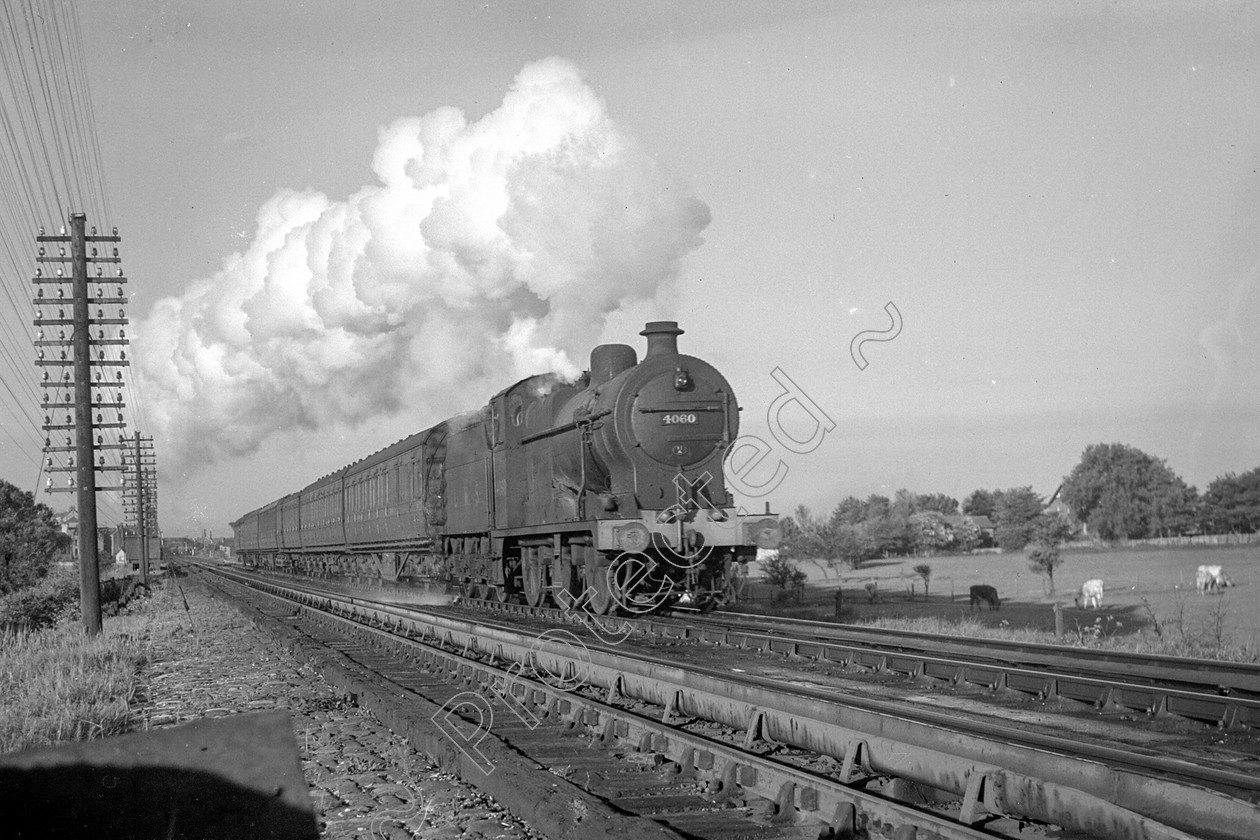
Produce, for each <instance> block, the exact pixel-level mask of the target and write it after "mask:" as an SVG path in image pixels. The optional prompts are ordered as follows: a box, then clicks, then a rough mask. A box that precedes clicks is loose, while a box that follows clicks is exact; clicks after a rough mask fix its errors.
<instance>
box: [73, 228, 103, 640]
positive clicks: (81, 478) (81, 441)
mask: <svg viewBox="0 0 1260 840" xmlns="http://www.w3.org/2000/svg"><path fill="white" fill-rule="evenodd" d="M86 226H87V216H86V215H84V214H83V213H71V214H70V259H71V270H72V272H73V273H72V276H73V282H72V295H73V300H74V305H73V312H74V328H73V330H72V331H71V333H70V336H71V341H73V342H74V345H73V347H74V447H75V452H74V455H75V459H76V460H77V461H78V473H77V475H76V477H77V478H78V485H79V605H80V607H81V609H82V612H83V629H84V630H86V631H87V634H88V635H89V636H95V635H97V634H98V633H100V632H101V564H100V558H99V557H98V556H97V554H96V448H95V446H94V444H93V437H92V436H93V434H95V432H94V430H93V427H92V367H91V365H92V355H91V353H92V348H91V346H90V344H89V341H90V339H91V334H90V333H89V332H88V329H89V326H88V288H87V243H86V240H85V237H86V236H87V230H86Z"/></svg>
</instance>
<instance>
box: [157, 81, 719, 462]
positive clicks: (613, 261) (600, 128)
mask: <svg viewBox="0 0 1260 840" xmlns="http://www.w3.org/2000/svg"><path fill="white" fill-rule="evenodd" d="M372 169H373V171H374V173H375V175H376V178H377V179H378V181H379V183H374V184H371V185H368V186H365V187H363V188H361V189H360V190H359V191H358V192H356V193H354V194H353V195H351V196H350V197H349V198H347V199H346V200H344V201H334V200H332V199H330V198H328V197H327V196H325V195H322V194H320V193H317V192H298V191H291V190H284V191H281V192H278V193H277V194H276V195H274V196H273V197H272V198H271V199H270V200H269V201H267V202H266V203H265V204H264V205H263V206H262V208H261V209H260V210H259V211H258V217H257V229H256V231H255V233H254V236H253V240H252V242H251V243H250V244H249V246H248V247H247V248H246V249H245V250H244V251H243V252H241V253H237V254H233V255H232V256H230V257H228V258H227V259H225V260H224V264H223V268H222V269H221V270H220V271H219V272H218V273H217V274H216V275H215V276H213V277H211V278H209V279H207V280H204V281H200V282H197V283H195V284H193V285H192V286H191V287H190V288H189V290H188V291H187V292H186V293H185V294H184V295H183V296H181V297H177V298H166V299H163V300H161V301H159V302H158V303H157V305H156V306H155V307H154V309H153V311H152V313H151V314H150V316H149V317H148V318H147V319H146V320H145V321H144V322H143V323H142V324H141V325H140V329H139V331H138V336H137V341H136V348H137V350H138V351H140V352H141V354H142V358H141V360H140V364H141V374H142V376H143V377H144V386H145V396H146V397H147V398H148V400H149V402H150V403H151V404H156V407H157V415H158V416H157V419H156V422H157V423H158V425H159V433H160V434H161V436H162V438H163V440H164V448H165V449H166V451H168V452H170V453H171V454H172V456H173V457H176V458H177V459H178V460H179V461H182V462H183V463H185V464H189V463H198V462H201V463H206V462H212V461H215V460H218V459H219V458H221V457H224V456H227V455H240V454H245V453H249V452H252V451H254V450H255V449H256V448H257V447H258V446H259V445H260V443H261V442H262V441H263V440H265V439H266V438H267V437H268V436H269V435H272V434H274V433H278V432H288V431H291V430H293V429H325V428H329V427H331V426H335V425H341V426H348V427H353V426H355V425H356V424H358V423H361V422H363V421H364V420H365V419H367V418H368V417H373V416H379V415H381V414H383V413H392V412H397V411H399V410H400V409H404V408H411V407H419V406H424V407H425V408H426V409H427V410H425V411H424V412H422V413H423V414H425V415H430V416H431V415H432V411H431V408H432V406H434V405H438V406H442V407H443V410H444V412H445V413H444V414H439V416H438V417H433V418H432V419H434V420H436V419H439V418H440V417H441V416H446V415H448V414H454V413H455V412H456V411H459V410H463V409H467V408H472V407H475V406H477V405H480V404H484V403H485V401H486V400H487V398H488V397H489V396H490V395H491V394H492V393H494V392H495V391H497V390H499V389H501V388H502V387H505V386H506V385H507V384H510V383H511V382H513V381H515V380H516V379H519V378H521V377H524V376H527V375H530V374H534V373H542V372H547V371H554V372H556V373H559V374H561V375H565V376H572V375H575V374H576V373H577V372H578V370H579V369H580V366H582V365H584V362H585V354H586V352H587V351H588V350H589V348H590V345H591V342H592V341H593V340H594V339H595V338H596V337H597V336H598V335H599V332H600V329H601V327H602V325H603V323H604V319H605V318H606V317H607V316H608V314H610V313H612V312H614V311H616V310H617V309H618V308H619V307H621V306H623V305H626V304H629V303H633V302H635V301H639V300H643V299H646V298H651V297H652V296H653V295H655V294H656V293H657V291H658V290H659V289H660V287H661V286H662V284H663V283H666V282H667V281H669V280H671V279H673V278H674V277H675V276H676V275H677V272H678V270H679V262H680V260H681V259H682V257H683V256H684V255H686V254H687V253H688V252H689V251H690V250H692V249H693V248H695V247H696V246H697V245H698V244H699V243H700V241H701V240H700V236H699V235H700V232H701V231H702V230H703V229H704V227H705V226H706V225H707V224H708V222H709V211H708V208H707V207H706V206H705V205H704V204H703V203H702V202H700V201H698V200H697V199H695V198H693V197H691V195H690V194H689V192H688V191H687V190H686V188H685V187H683V186H682V185H681V184H679V183H678V182H676V181H675V180H674V179H673V178H671V177H670V176H669V175H667V174H666V173H665V172H663V171H662V169H661V168H660V167H659V166H658V165H657V163H656V162H655V161H654V160H653V159H652V158H651V157H649V156H648V155H647V154H646V153H645V152H644V151H643V150H642V149H640V148H639V147H638V146H637V145H636V143H635V142H634V140H633V139H632V138H630V137H629V136H627V135H626V134H625V133H624V132H622V131H621V130H620V129H619V128H618V127H617V126H616V125H615V124H614V122H613V121H612V120H611V119H610V118H609V116H608V114H607V112H606V110H605V107H604V103H603V102H602V101H601V100H600V99H599V97H597V96H596V95H595V94H594V92H592V91H591V89H590V88H589V87H587V86H586V85H585V84H584V83H583V81H582V79H581V78H580V76H579V74H578V71H577V69H576V68H575V67H573V66H572V65H571V64H569V63H568V62H565V61H563V60H560V59H556V58H551V59H546V60H543V61H539V62H536V63H533V64H530V65H527V66H526V67H525V68H524V69H523V70H521V72H520V74H519V75H518V76H517V77H516V79H515V81H514V82H513V84H512V86H511V88H510V90H509V91H508V93H507V94H506V95H505V96H504V98H503V102H502V104H501V105H500V106H499V107H498V108H496V109H495V110H494V111H493V112H491V113H489V114H487V115H486V116H484V117H483V118H481V119H479V120H477V121H476V122H472V123H470V122H469V121H468V120H467V119H466V118H465V116H464V114H463V113H462V112H460V111H459V110H457V109H455V108H449V107H446V108H439V109H438V110H435V111H433V112H431V113H429V114H426V115H425V116H422V117H410V118H405V119H399V120H397V121H396V122H394V123H393V124H392V125H389V126H387V127H385V128H383V129H382V130H381V131H380V141H379V144H378V146H377V149H376V151H375V154H374V156H373V160H372Z"/></svg>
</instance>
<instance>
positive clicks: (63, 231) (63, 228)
mask: <svg viewBox="0 0 1260 840" xmlns="http://www.w3.org/2000/svg"><path fill="white" fill-rule="evenodd" d="M61 235H62V236H65V235H66V226H65V225H62V226H61Z"/></svg>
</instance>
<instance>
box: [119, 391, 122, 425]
mask: <svg viewBox="0 0 1260 840" xmlns="http://www.w3.org/2000/svg"><path fill="white" fill-rule="evenodd" d="M118 401H119V402H122V396H121V395H119V397H118ZM120 408H121V406H120ZM122 421H123V418H122V411H119V412H118V422H119V423H121V422H122Z"/></svg>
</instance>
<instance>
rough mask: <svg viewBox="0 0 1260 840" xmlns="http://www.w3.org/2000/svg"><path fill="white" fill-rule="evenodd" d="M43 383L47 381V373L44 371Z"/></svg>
mask: <svg viewBox="0 0 1260 840" xmlns="http://www.w3.org/2000/svg"><path fill="white" fill-rule="evenodd" d="M44 381H45V382H47V381H48V371H44Z"/></svg>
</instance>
